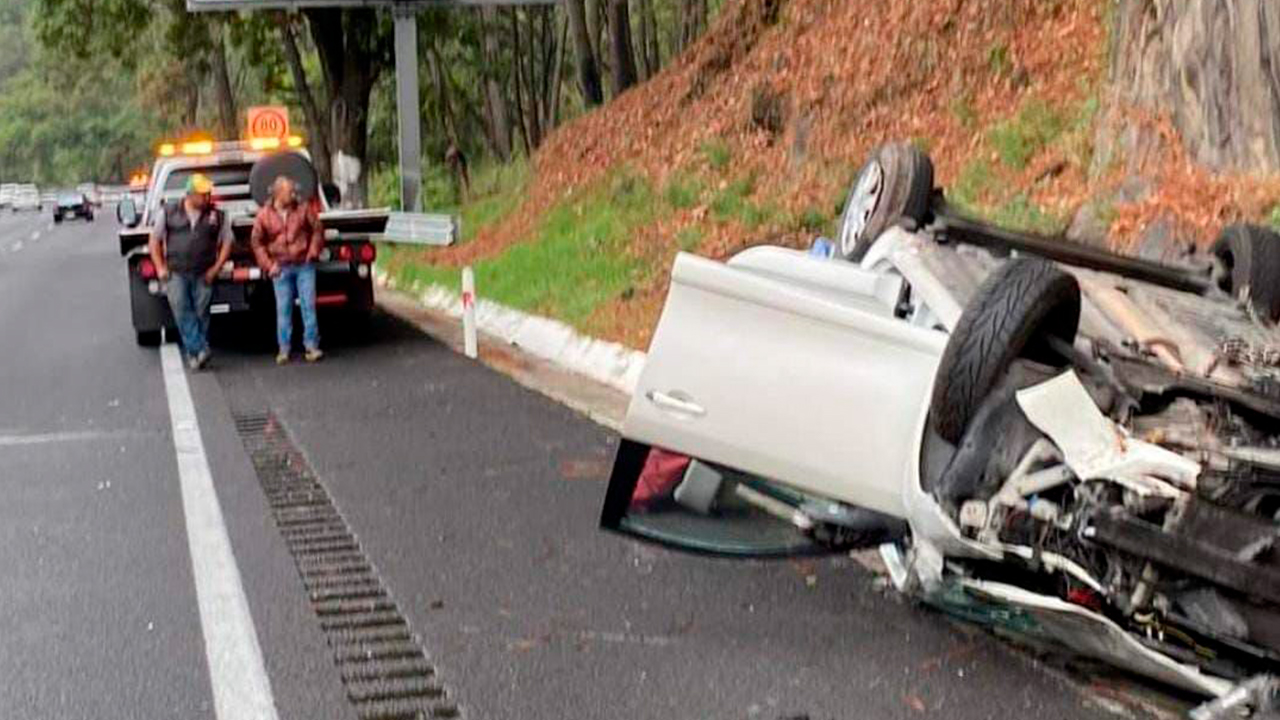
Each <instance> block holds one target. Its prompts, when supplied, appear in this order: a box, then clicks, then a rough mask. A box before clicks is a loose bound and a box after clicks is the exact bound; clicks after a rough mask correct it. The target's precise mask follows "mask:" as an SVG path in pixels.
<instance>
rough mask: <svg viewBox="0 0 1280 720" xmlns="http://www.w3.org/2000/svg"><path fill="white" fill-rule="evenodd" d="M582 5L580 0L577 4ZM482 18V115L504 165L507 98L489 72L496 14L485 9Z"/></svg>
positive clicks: (506, 156) (507, 146) (493, 58)
mask: <svg viewBox="0 0 1280 720" xmlns="http://www.w3.org/2000/svg"><path fill="white" fill-rule="evenodd" d="M579 2H581V0H579ZM480 17H481V25H480V28H481V33H482V38H481V49H482V51H483V52H484V58H485V62H486V63H487V64H488V66H489V67H488V68H485V70H484V92H485V99H484V104H485V111H486V112H485V114H486V116H487V118H488V124H489V134H490V137H491V139H492V145H493V149H494V154H495V155H497V156H498V157H499V158H501V159H502V161H503V162H507V161H508V160H510V159H511V116H510V113H509V112H508V110H507V97H506V93H504V92H503V88H502V83H500V82H499V81H498V78H497V77H496V76H495V75H494V73H493V72H492V70H491V68H493V67H495V66H496V65H497V63H498V53H499V46H498V38H497V36H496V34H495V33H496V32H497V10H495V9H494V8H493V7H491V6H486V7H483V8H481V10H480Z"/></svg>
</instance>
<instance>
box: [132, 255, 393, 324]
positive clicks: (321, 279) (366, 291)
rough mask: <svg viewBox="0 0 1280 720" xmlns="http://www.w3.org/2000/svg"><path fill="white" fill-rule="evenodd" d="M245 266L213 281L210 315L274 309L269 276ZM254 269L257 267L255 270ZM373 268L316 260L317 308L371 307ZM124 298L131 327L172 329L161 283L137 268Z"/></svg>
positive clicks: (361, 310) (360, 310)
mask: <svg viewBox="0 0 1280 720" xmlns="http://www.w3.org/2000/svg"><path fill="white" fill-rule="evenodd" d="M246 270H247V269H243V268H242V269H237V270H236V271H234V272H227V271H223V273H222V275H221V276H220V277H219V279H218V280H217V282H215V283H214V285H213V302H212V303H211V304H210V307H209V312H210V314H212V315H219V316H221V315H236V314H241V313H247V312H255V311H256V312H263V313H274V311H275V292H274V290H273V289H272V287H271V281H270V279H267V278H263V277H262V276H261V274H260V273H258V272H254V273H252V275H250V274H249V273H248V272H246ZM255 270H256V268H255ZM372 275H373V273H372V270H371V269H370V267H369V266H368V265H366V264H360V263H345V262H325V263H317V264H316V306H317V308H320V309H322V310H325V309H332V308H346V309H348V310H350V311H353V312H357V313H367V312H369V311H371V310H372V309H373V279H372ZM129 299H130V304H131V306H132V311H133V327H134V330H135V331H137V332H153V331H156V330H160V329H161V328H169V329H173V327H174V322H173V314H172V312H170V310H169V300H168V298H167V297H166V296H165V289H164V285H163V283H161V282H159V281H158V280H145V279H143V278H142V276H141V275H140V274H139V273H138V270H137V266H136V265H132V266H131V267H130V269H129Z"/></svg>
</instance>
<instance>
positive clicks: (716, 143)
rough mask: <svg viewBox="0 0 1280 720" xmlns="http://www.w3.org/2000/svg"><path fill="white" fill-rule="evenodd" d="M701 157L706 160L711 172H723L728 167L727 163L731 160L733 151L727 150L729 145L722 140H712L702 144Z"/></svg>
mask: <svg viewBox="0 0 1280 720" xmlns="http://www.w3.org/2000/svg"><path fill="white" fill-rule="evenodd" d="M701 150H702V157H703V158H705V159H706V161H707V165H708V166H709V167H710V168H711V169H712V170H723V169H725V168H726V167H728V166H729V161H730V160H732V159H733V151H732V150H731V149H729V143H727V142H725V141H724V140H723V139H722V138H712V139H710V140H707V141H706V142H704V143H702V147H701Z"/></svg>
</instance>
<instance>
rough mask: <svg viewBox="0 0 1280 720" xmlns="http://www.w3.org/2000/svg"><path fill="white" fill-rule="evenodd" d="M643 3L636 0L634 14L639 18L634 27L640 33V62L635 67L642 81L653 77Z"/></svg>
mask: <svg viewBox="0 0 1280 720" xmlns="http://www.w3.org/2000/svg"><path fill="white" fill-rule="evenodd" d="M644 5H645V2H644V0H636V15H637V17H638V18H639V21H638V22H637V23H636V28H637V29H638V30H639V35H640V37H639V38H637V40H638V42H639V43H640V48H639V50H640V52H639V54H640V62H639V65H638V68H637V69H638V70H639V74H640V80H642V81H643V80H648V79H649V78H651V77H653V65H651V64H650V63H649V23H647V22H645V15H646V13H645V11H644Z"/></svg>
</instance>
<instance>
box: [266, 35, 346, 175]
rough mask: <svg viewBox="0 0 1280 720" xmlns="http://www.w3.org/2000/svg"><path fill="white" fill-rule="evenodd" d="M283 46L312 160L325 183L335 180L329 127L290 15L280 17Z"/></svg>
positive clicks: (281, 42)
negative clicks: (307, 136)
mask: <svg viewBox="0 0 1280 720" xmlns="http://www.w3.org/2000/svg"><path fill="white" fill-rule="evenodd" d="M278 22H279V27H280V44H281V45H282V46H283V48H284V58H285V63H286V64H288V66H289V73H290V74H291V75H292V76H293V85H294V88H295V89H296V91H297V93H298V101H299V103H300V104H301V105H302V114H303V116H304V117H306V119H307V132H308V134H309V135H310V137H309V138H307V140H308V142H309V143H310V145H311V159H312V162H314V163H315V166H316V172H318V173H319V174H320V178H321V180H322V181H325V182H328V181H330V180H331V179H332V178H333V171H332V168H331V162H332V157H330V147H331V143H330V142H329V124H328V123H327V122H325V119H324V117H323V116H322V115H321V114H320V110H319V108H318V107H317V105H316V96H315V95H314V94H313V93H312V92H311V83H309V82H308V81H307V71H306V69H305V68H304V67H303V65H302V54H301V53H299V52H298V38H297V36H296V35H295V34H294V29H293V23H292V21H290V20H289V17H288V16H287V15H284V14H283V13H281V14H280V16H279V19H278Z"/></svg>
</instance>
